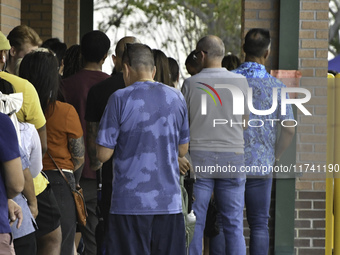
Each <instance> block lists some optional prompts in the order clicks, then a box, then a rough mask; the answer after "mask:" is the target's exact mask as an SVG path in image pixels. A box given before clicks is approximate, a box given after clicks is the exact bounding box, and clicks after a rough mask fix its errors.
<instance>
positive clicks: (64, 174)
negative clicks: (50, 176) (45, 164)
mask: <svg viewBox="0 0 340 255" xmlns="http://www.w3.org/2000/svg"><path fill="white" fill-rule="evenodd" d="M47 154H48V156H50V158H51V159H52V161H53V163H54V165H55V166H56V167H57V169H58V170H59V172H60V173H61V175H62V176H63V178H64V179H65V181H66V182H67V184H68V185H69V186H70V187H71V185H70V183H69V182H68V180H67V178H66V176H65V174H64V173H63V171H62V170H61V169H60V168H59V166H58V165H57V163H56V162H55V161H54V159H53V157H52V156H51V154H50V153H49V152H48V151H47Z"/></svg>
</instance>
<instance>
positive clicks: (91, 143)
mask: <svg viewBox="0 0 340 255" xmlns="http://www.w3.org/2000/svg"><path fill="white" fill-rule="evenodd" d="M98 127H99V122H89V121H87V122H86V132H87V136H86V144H87V154H88V155H89V158H90V167H91V169H92V170H94V171H96V170H98V169H100V168H101V167H102V165H103V164H102V163H101V162H100V161H99V160H98V158H97V148H96V137H97V133H98Z"/></svg>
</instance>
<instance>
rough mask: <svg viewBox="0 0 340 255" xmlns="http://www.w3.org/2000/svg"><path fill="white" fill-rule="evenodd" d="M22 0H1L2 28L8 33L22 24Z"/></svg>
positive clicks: (0, 28)
mask: <svg viewBox="0 0 340 255" xmlns="http://www.w3.org/2000/svg"><path fill="white" fill-rule="evenodd" d="M20 2H21V1H20V0H0V30H1V32H3V33H4V34H5V35H7V34H8V33H9V32H10V31H11V30H12V28H14V27H15V26H17V25H20V17H21V13H20Z"/></svg>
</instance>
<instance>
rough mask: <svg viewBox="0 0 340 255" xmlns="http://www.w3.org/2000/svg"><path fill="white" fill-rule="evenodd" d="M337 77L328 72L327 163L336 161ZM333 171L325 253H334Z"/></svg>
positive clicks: (329, 177)
mask: <svg viewBox="0 0 340 255" xmlns="http://www.w3.org/2000/svg"><path fill="white" fill-rule="evenodd" d="M334 86H335V79H334V75H332V74H328V84H327V159H326V164H327V165H328V164H333V163H334V138H335V137H334V135H335V134H334V124H335V122H334V121H335V87H334ZM333 180H334V179H333V173H330V172H327V173H326V229H325V239H326V240H325V255H332V250H333V244H334V243H333V240H334V238H333V237H334V235H333V234H334V233H333V231H334V228H333V226H334V225H333V224H334V222H333Z"/></svg>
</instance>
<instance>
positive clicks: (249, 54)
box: [233, 28, 295, 255]
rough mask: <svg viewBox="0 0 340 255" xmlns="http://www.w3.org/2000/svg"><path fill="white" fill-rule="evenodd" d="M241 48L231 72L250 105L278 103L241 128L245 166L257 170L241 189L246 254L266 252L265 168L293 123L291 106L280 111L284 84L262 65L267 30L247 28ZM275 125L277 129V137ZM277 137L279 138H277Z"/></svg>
mask: <svg viewBox="0 0 340 255" xmlns="http://www.w3.org/2000/svg"><path fill="white" fill-rule="evenodd" d="M243 49H244V52H245V53H246V59H245V63H243V64H241V66H240V67H238V68H237V69H235V70H233V72H235V73H239V74H242V75H244V76H245V77H246V78H247V80H248V84H249V87H250V88H251V89H252V90H253V96H252V104H253V106H254V108H255V109H257V110H268V109H271V107H272V105H273V97H276V98H277V102H278V103H277V106H276V109H275V110H274V111H273V112H272V113H270V114H267V115H255V114H253V113H250V115H249V123H251V124H249V125H248V129H247V130H245V131H244V145H245V146H244V153H245V166H247V167H250V168H252V167H255V168H256V169H258V170H259V171H258V172H252V173H247V174H248V175H247V181H246V188H245V204H246V208H247V220H248V224H249V228H250V244H249V253H250V255H254V254H256V255H267V254H268V248H269V234H268V219H269V208H270V199H271V188H272V178H271V175H270V171H266V169H268V168H269V167H270V166H273V165H275V164H277V162H278V161H279V159H280V157H281V155H282V154H283V152H284V151H285V150H286V149H287V148H288V146H289V144H290V143H291V141H292V138H293V136H294V133H295V127H294V126H295V122H294V115H293V111H292V107H291V105H289V104H288V105H287V107H286V114H285V115H284V114H282V113H281V89H282V88H285V87H286V86H285V85H284V84H283V83H282V82H280V81H279V80H278V79H276V78H274V77H272V76H271V75H270V74H269V73H268V72H267V71H266V68H265V66H264V65H265V63H266V61H267V59H268V56H269V53H270V34H269V31H268V30H266V29H260V28H254V29H251V30H249V32H248V33H247V35H246V37H245V43H244V46H243ZM273 89H277V94H276V92H275V93H274V92H273V91H274V90H273ZM274 101H275V100H274ZM268 120H269V121H268ZM282 121H283V122H284V125H282ZM279 125H280V126H281V132H280V134H279V136H277V130H278V126H279ZM252 126H253V127H252ZM277 137H279V139H278V141H277ZM265 167H266V168H265ZM255 168H254V169H255ZM251 175H252V176H251Z"/></svg>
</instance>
